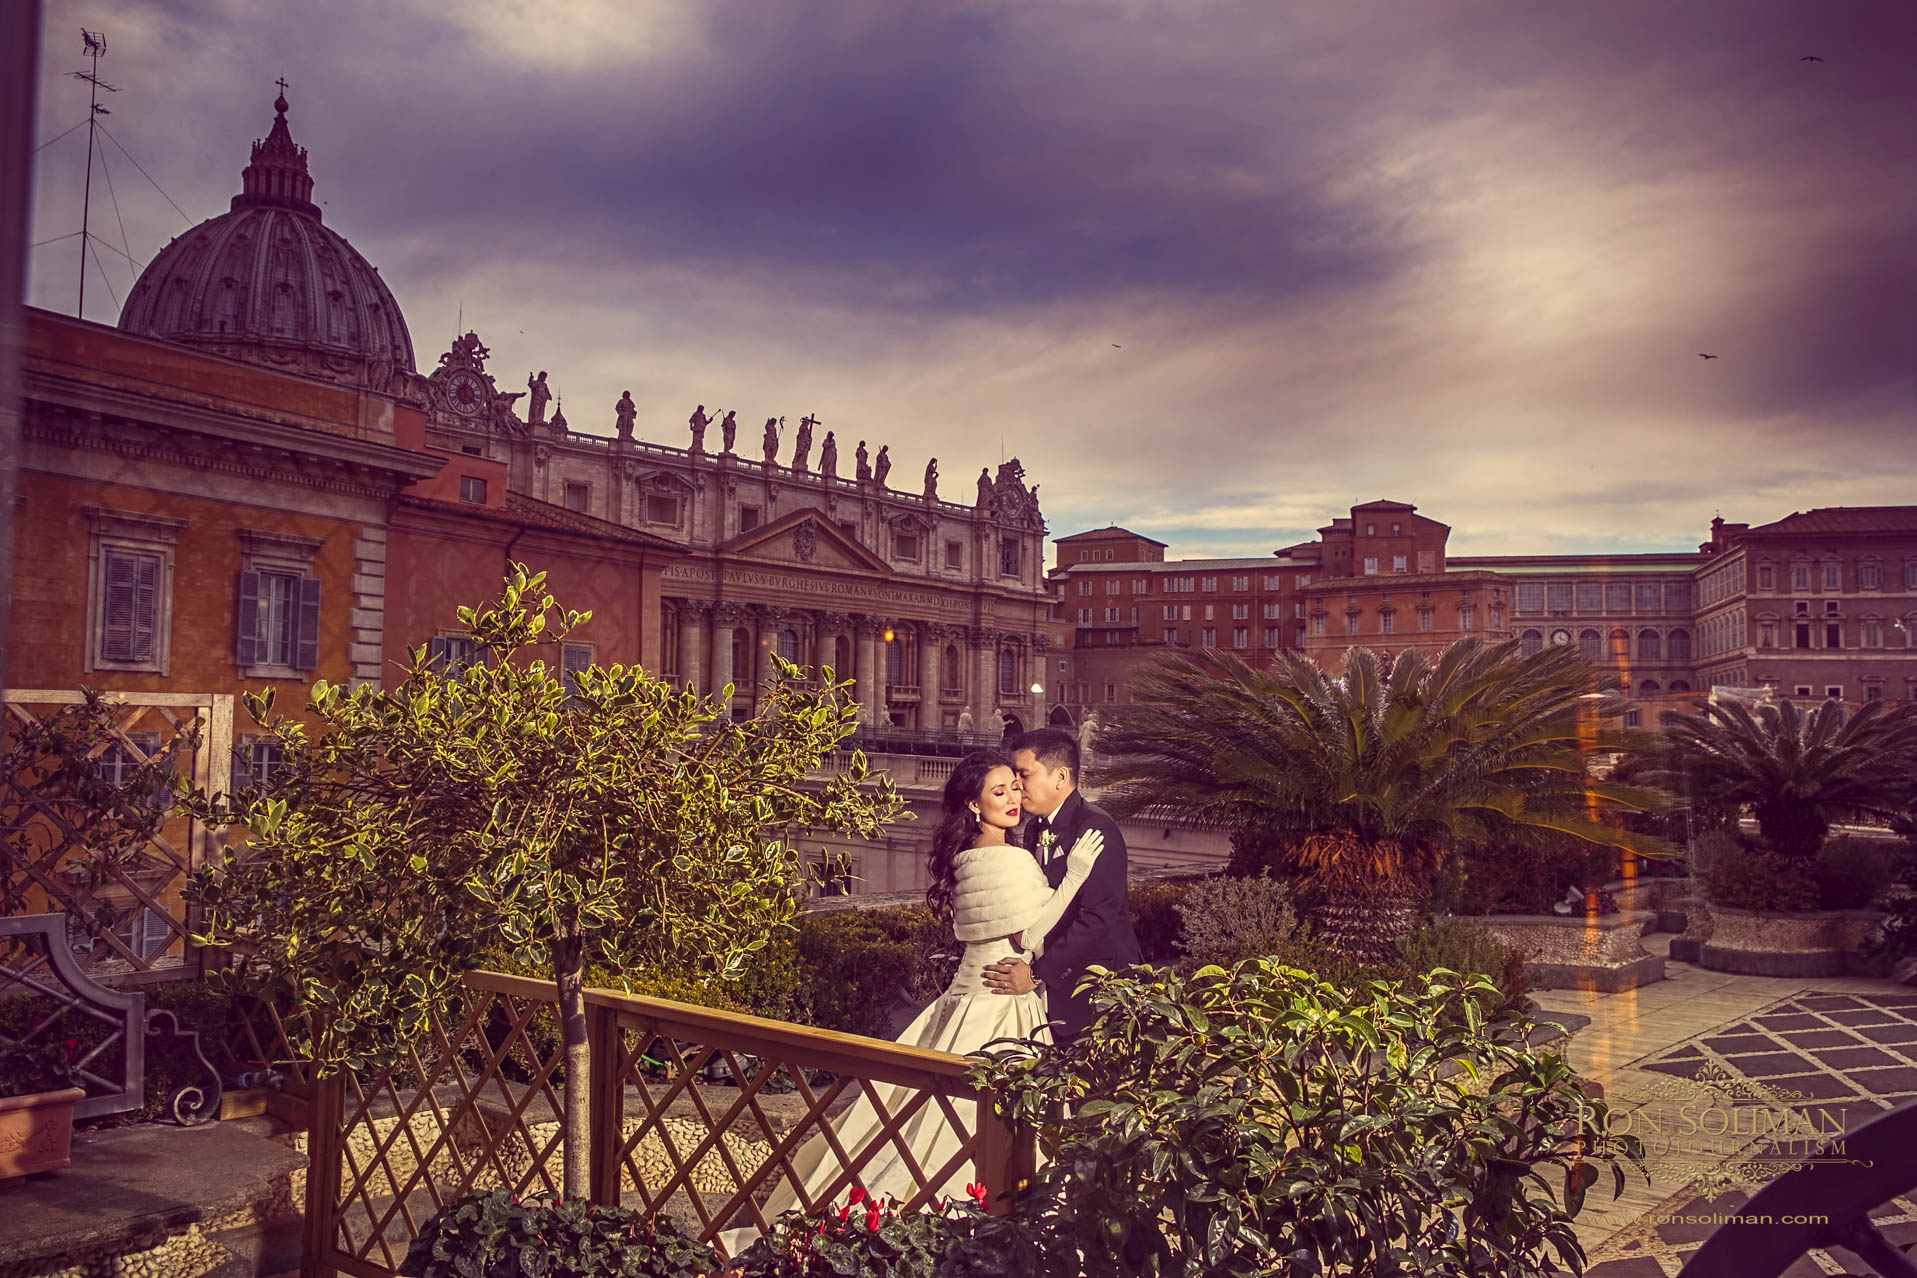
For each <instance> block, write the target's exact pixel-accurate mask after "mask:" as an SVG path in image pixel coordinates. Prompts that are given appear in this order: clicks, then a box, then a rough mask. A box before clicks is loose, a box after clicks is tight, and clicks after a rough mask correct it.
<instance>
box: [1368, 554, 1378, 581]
mask: <svg viewBox="0 0 1917 1278" xmlns="http://www.w3.org/2000/svg"><path fill="white" fill-rule="evenodd" d="M1377 575H1378V556H1376V555H1366V556H1365V576H1367V577H1375V576H1377Z"/></svg>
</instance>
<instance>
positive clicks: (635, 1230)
mask: <svg viewBox="0 0 1917 1278" xmlns="http://www.w3.org/2000/svg"><path fill="white" fill-rule="evenodd" d="M718 1269H719V1257H718V1256H717V1254H715V1253H714V1252H713V1250H712V1248H710V1247H708V1246H706V1245H705V1244H704V1243H702V1242H700V1241H699V1240H698V1239H697V1238H695V1237H693V1236H692V1235H691V1234H689V1233H687V1232H686V1231H685V1229H684V1228H683V1227H682V1226H681V1225H679V1224H678V1223H677V1222H676V1221H674V1220H673V1219H672V1218H671V1217H670V1216H645V1215H642V1214H640V1213H639V1212H636V1211H633V1210H631V1209H630V1208H626V1207H600V1206H595V1205H594V1204H593V1203H591V1202H589V1201H587V1200H586V1199H584V1198H571V1199H564V1200H561V1199H556V1198H551V1197H546V1196H543V1195H534V1196H531V1197H528V1198H526V1199H525V1200H524V1201H521V1200H520V1199H518V1198H516V1197H514V1196H513V1195H512V1193H511V1192H510V1191H509V1190H505V1189H495V1190H493V1191H492V1192H490V1193H485V1194H474V1195H472V1196H470V1197H467V1198H462V1199H460V1200H459V1201H458V1202H453V1203H448V1204H447V1205H446V1206H444V1207H442V1208H440V1209H439V1211H437V1212H435V1213H434V1214H433V1216H432V1218H431V1219H430V1220H428V1221H427V1222H426V1223H425V1225H424V1226H423V1227H422V1228H421V1229H420V1231H419V1233H418V1234H417V1235H415V1236H414V1238H413V1241H412V1245H411V1246H410V1247H408V1248H407V1249H406V1258H405V1259H404V1260H403V1261H401V1262H400V1266H399V1272H400V1273H402V1274H404V1275H406V1278H476V1276H477V1275H482V1274H483V1275H515V1276H519V1275H523V1276H524V1278H613V1275H619V1276H620V1278H704V1276H705V1275H708V1274H713V1273H716V1272H718Z"/></svg>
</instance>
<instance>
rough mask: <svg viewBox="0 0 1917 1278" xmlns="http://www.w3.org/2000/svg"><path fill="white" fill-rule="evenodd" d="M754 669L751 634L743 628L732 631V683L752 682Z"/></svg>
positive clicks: (739, 684) (738, 684) (736, 684)
mask: <svg viewBox="0 0 1917 1278" xmlns="http://www.w3.org/2000/svg"><path fill="white" fill-rule="evenodd" d="M755 674H756V671H755V670H754V662H753V660H752V636H751V635H749V634H747V633H746V632H745V630H743V629H738V630H734V631H733V632H732V683H733V686H734V687H740V686H743V685H746V684H749V683H751V682H752V680H753V677H754V675H755Z"/></svg>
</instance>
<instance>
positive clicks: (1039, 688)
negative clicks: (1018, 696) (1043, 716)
mask: <svg viewBox="0 0 1917 1278" xmlns="http://www.w3.org/2000/svg"><path fill="white" fill-rule="evenodd" d="M1032 695H1033V696H1035V697H1042V696H1044V695H1045V685H1044V684H1042V683H1037V682H1034V683H1033V684H1032Z"/></svg>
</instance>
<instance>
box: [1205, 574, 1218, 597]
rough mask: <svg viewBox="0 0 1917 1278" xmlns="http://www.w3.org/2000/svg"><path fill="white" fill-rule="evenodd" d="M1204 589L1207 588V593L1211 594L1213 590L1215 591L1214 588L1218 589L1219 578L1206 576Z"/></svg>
mask: <svg viewBox="0 0 1917 1278" xmlns="http://www.w3.org/2000/svg"><path fill="white" fill-rule="evenodd" d="M1203 589H1204V590H1205V592H1206V593H1207V594H1209V593H1210V592H1212V591H1214V590H1216V589H1218V578H1216V577H1207V578H1205V584H1204V587H1203Z"/></svg>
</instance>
